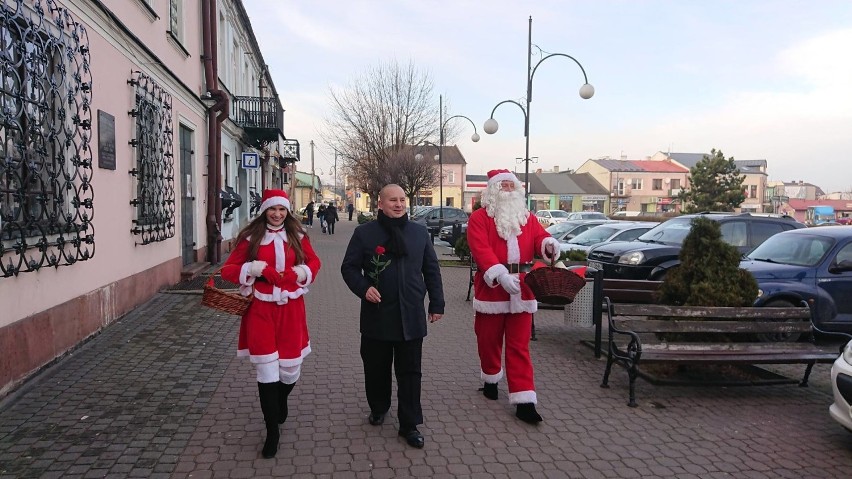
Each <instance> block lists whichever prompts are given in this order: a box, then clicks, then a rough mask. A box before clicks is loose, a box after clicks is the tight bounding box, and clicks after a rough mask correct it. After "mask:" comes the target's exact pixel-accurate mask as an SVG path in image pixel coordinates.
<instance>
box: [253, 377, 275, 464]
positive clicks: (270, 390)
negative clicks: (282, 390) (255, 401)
mask: <svg viewBox="0 0 852 479" xmlns="http://www.w3.org/2000/svg"><path fill="white" fill-rule="evenodd" d="M257 391H258V395H259V396H260V410H261V411H263V422H264V423H266V442H264V443H263V450H261V455H263V458H264V459H271V458H273V457H275V454H276V453H277V452H278V439H279V438H280V433H279V432H278V418H279V417H280V409H279V408H280V404H279V400H278V396H279V394H278V384H276V383H257Z"/></svg>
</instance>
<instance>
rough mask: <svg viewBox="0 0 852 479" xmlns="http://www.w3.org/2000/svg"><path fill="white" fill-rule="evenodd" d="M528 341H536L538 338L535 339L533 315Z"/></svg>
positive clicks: (533, 316)
mask: <svg viewBox="0 0 852 479" xmlns="http://www.w3.org/2000/svg"><path fill="white" fill-rule="evenodd" d="M530 341H538V338H537V337H535V315H532V321H531V322H530Z"/></svg>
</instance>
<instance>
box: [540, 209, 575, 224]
mask: <svg viewBox="0 0 852 479" xmlns="http://www.w3.org/2000/svg"><path fill="white" fill-rule="evenodd" d="M535 218H536V219H537V220H538V222H539V223H541V225H542V226H544V227H545V228H547V227H548V226H553V225H555V224H557V223H564V222H566V221H568V212H566V211H562V210H538V211H536V212H535Z"/></svg>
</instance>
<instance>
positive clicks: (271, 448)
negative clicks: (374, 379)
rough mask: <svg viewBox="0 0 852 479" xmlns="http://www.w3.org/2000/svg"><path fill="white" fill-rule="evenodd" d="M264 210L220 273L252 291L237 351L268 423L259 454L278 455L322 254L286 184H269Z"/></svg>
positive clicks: (306, 348) (306, 344) (307, 345)
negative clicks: (251, 372)
mask: <svg viewBox="0 0 852 479" xmlns="http://www.w3.org/2000/svg"><path fill="white" fill-rule="evenodd" d="M260 211H261V214H260V215H258V216H257V217H256V218H255V219H253V220H252V221H251V222H250V223H249V224H248V225H246V227H245V228H243V230H242V231H240V233H239V235H238V236H237V241H236V247H235V248H234V251H232V252H231V254H230V256H229V257H228V260H227V261H226V262H225V265H224V266H223V267H222V278H223V279H225V280H227V281H230V282H232V283H236V284H239V285H240V292H241V293H242V294H243V295H245V296H249V295H254V298H253V300H252V302H251V305H250V306H249V309H248V311H246V313H245V314H244V315H243V317H242V319H241V321H240V335H239V340H238V344H237V356H238V357H247V358H249V359H250V361H251V362H252V364H254V367H255V374H256V376H257V389H258V395H259V397H260V408H261V411H262V412H263V420H264V423H265V424H266V441H265V442H264V444H263V449H262V451H261V454H262V455H263V457H264V458H267V459H268V458H272V457H275V454H276V452H277V451H278V440H279V437H280V434H279V430H278V426H279V424H283V423H284V421H286V420H287V415H288V409H287V399H288V396H289V395H290V393H291V392H292V391H293V388H294V387H295V385H296V381H298V380H299V376H300V374H301V367H302V361H303V360H304V358H305V356H307V355H308V354H309V353H310V352H311V342H310V338H309V337H308V325H307V320H306V314H305V300H304V295H305V294H306V293H307V292H308V285H310V284H311V283H313V282H314V281H315V280H316V277H317V273H319V270H320V260H319V257H317V255H316V253H315V252H314V249H313V247H312V246H311V242H310V239H309V238H308V235H307V233H306V232H305V230H304V229H303V227H302V225H301V222H300V221H299V220H298V219H296V217H295V216H293V215H291V214H290V200H289V198H288V197H287V193H286V192H284V191H283V190H265V191H264V192H263V201H262V203H261V205H260Z"/></svg>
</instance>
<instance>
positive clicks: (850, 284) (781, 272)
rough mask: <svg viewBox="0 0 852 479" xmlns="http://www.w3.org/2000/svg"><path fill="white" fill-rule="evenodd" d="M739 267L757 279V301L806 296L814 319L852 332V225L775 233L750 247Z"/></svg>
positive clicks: (777, 303) (776, 302)
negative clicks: (755, 245) (752, 247)
mask: <svg viewBox="0 0 852 479" xmlns="http://www.w3.org/2000/svg"><path fill="white" fill-rule="evenodd" d="M740 267H741V268H743V269H745V270H748V271H749V272H751V274H752V275H753V276H754V278H755V279H756V280H757V284H758V288H759V296H758V298H757V301H756V302H755V305H756V306H770V307H773V306H774V307H784V306H792V305H795V304H799V303H800V302H801V300H805V301H807V302H808V303H809V304H810V305H811V308H812V309H813V311H814V324H816V326H817V327H819V328H820V329H823V330H826V331H836V332H844V333H852V226H821V227H815V228H805V229H796V230H791V231H785V232H783V233H778V234H777V235H775V236H772V237H771V238H769V239H767V240H766V241H765V242H764V243H763V244H761V245H760V246H758V247H757V248H755V250H754V251H752V252H751V253H749V255H748V257H747V259H746V260H744V261H742V262H741V263H740Z"/></svg>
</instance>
